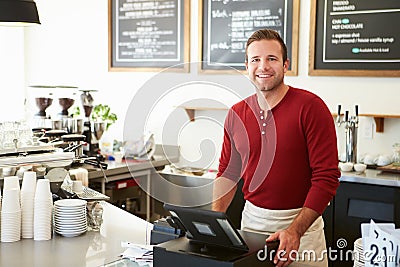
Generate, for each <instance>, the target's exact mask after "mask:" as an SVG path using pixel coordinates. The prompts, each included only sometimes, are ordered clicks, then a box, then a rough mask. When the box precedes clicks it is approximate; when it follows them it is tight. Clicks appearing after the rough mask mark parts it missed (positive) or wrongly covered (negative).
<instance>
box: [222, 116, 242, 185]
mask: <svg viewBox="0 0 400 267" xmlns="http://www.w3.org/2000/svg"><path fill="white" fill-rule="evenodd" d="M233 117H234V111H233V110H232V109H230V110H229V112H228V115H227V117H226V119H225V123H224V140H223V144H222V150H221V156H220V159H219V166H218V173H217V177H220V176H223V177H225V178H228V179H231V180H235V181H237V180H238V178H239V177H240V175H241V170H242V164H241V157H240V154H239V153H238V151H237V150H236V147H235V144H234V141H233V136H232V134H233V131H232V127H233V126H232V123H233Z"/></svg>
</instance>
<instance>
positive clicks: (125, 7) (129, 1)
mask: <svg viewBox="0 0 400 267" xmlns="http://www.w3.org/2000/svg"><path fill="white" fill-rule="evenodd" d="M181 3H182V2H181V1H146V0H115V2H114V5H115V6H114V8H113V9H112V12H114V14H113V18H114V19H113V46H114V47H113V49H114V51H113V52H114V64H115V65H116V66H118V63H122V64H126V63H135V62H139V63H141V64H142V65H143V63H145V62H152V63H150V65H149V66H153V63H154V62H157V64H160V63H159V62H169V63H171V62H172V63H173V62H175V64H176V63H179V62H180V61H182V53H181V48H182V40H181V32H182V28H183V25H182V23H183V22H182V18H183V16H182V15H181V12H182V8H183V7H182V4H181Z"/></svg>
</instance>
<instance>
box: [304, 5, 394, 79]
mask: <svg viewBox="0 0 400 267" xmlns="http://www.w3.org/2000/svg"><path fill="white" fill-rule="evenodd" d="M311 5H312V9H311V27H310V28H311V31H310V59H311V61H310V65H309V74H310V75H327V76H330V75H332V76H333V75H335V76H336V75H342V76H400V49H399V46H400V31H399V30H398V28H397V27H396V25H397V23H399V21H400V1H398V0H380V1H376V0H363V1H359V0H345V1H342V0H341V1H338V0H313V1H312V3H311Z"/></svg>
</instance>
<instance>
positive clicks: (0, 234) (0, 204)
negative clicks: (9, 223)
mask: <svg viewBox="0 0 400 267" xmlns="http://www.w3.org/2000/svg"><path fill="white" fill-rule="evenodd" d="M0 241H1V187H0Z"/></svg>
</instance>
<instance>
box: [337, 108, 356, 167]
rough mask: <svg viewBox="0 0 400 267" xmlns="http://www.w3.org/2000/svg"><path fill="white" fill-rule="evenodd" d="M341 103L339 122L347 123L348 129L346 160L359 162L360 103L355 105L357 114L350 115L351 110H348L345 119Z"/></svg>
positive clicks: (346, 129) (346, 128)
mask: <svg viewBox="0 0 400 267" xmlns="http://www.w3.org/2000/svg"><path fill="white" fill-rule="evenodd" d="M340 112H341V105H338V116H337V119H336V121H337V124H338V126H339V127H340V125H341V124H344V125H345V131H346V162H352V163H357V129H358V105H355V116H351V117H349V111H348V110H346V111H345V114H344V119H342V115H341V113H340Z"/></svg>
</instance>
